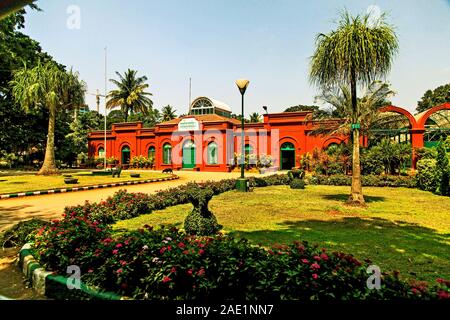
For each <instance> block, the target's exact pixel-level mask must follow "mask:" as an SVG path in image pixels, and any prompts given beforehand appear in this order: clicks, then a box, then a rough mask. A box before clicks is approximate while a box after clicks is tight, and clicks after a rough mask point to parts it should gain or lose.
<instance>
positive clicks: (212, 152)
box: [207, 142, 219, 164]
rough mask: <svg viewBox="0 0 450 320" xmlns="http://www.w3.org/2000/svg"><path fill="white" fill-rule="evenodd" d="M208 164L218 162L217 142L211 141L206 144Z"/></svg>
mask: <svg viewBox="0 0 450 320" xmlns="http://www.w3.org/2000/svg"><path fill="white" fill-rule="evenodd" d="M207 161H208V164H217V163H218V162H219V158H218V148H217V143H215V142H211V143H210V144H208V159H207Z"/></svg>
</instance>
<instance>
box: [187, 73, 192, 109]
mask: <svg viewBox="0 0 450 320" xmlns="http://www.w3.org/2000/svg"><path fill="white" fill-rule="evenodd" d="M191 92H192V79H191V77H189V105H188V110H189V112H190V111H191V102H192V100H191V97H192V96H191Z"/></svg>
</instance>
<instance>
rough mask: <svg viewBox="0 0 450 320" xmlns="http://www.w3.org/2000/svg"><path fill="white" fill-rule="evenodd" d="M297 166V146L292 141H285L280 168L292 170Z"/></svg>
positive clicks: (282, 146)
mask: <svg viewBox="0 0 450 320" xmlns="http://www.w3.org/2000/svg"><path fill="white" fill-rule="evenodd" d="M293 167H295V148H294V145H293V144H292V143H290V142H286V143H283V144H282V145H281V148H280V169H281V170H291V169H292V168H293Z"/></svg>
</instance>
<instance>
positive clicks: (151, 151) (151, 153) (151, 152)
mask: <svg viewBox="0 0 450 320" xmlns="http://www.w3.org/2000/svg"><path fill="white" fill-rule="evenodd" d="M155 155H156V151H155V147H153V146H151V147H150V148H148V158H149V159H155Z"/></svg>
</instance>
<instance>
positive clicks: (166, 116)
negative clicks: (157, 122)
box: [161, 105, 177, 122]
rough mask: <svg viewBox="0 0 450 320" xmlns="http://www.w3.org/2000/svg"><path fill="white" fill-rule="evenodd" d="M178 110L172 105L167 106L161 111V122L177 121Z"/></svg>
mask: <svg viewBox="0 0 450 320" xmlns="http://www.w3.org/2000/svg"><path fill="white" fill-rule="evenodd" d="M176 111H177V110H175V109H174V108H173V107H172V106H171V105H167V106H165V107H163V108H162V109H161V120H162V121H163V122H164V121H170V120H172V119H175V118H176V117H177V115H176V114H175V112H176Z"/></svg>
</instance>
